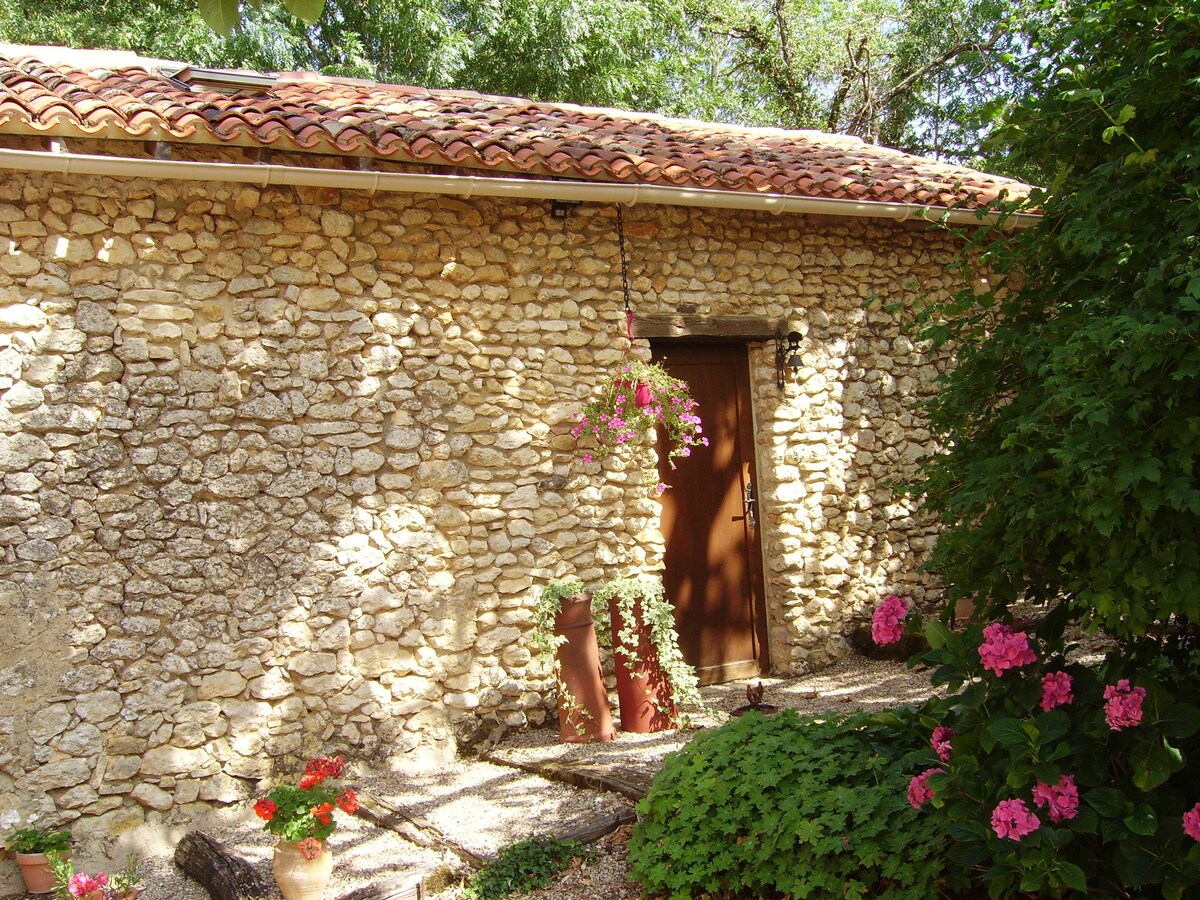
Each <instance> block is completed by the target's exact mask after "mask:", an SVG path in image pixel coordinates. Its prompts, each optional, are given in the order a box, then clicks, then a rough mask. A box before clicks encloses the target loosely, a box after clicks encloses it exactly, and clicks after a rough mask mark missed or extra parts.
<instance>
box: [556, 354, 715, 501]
mask: <svg viewBox="0 0 1200 900" xmlns="http://www.w3.org/2000/svg"><path fill="white" fill-rule="evenodd" d="M652 428H653V429H656V430H657V431H658V432H659V437H660V438H661V439H662V440H663V442H664V443H665V444H666V446H667V448H668V449H667V461H668V462H669V463H670V466H671V468H672V469H674V468H675V460H676V459H679V458H685V457H688V456H691V454H692V448H693V447H697V446H704V447H707V446H708V438H706V437H704V435H703V431H704V429H703V427H702V425H701V423H700V416H699V415H697V413H696V401H695V400H693V399H692V397H691V395H690V393H689V391H688V386H687V382H685V381H683V380H682V379H679V378H675V377H673V376H672V375H670V374H668V373H667V370H666V369H664V368H663V367H662V366H660V365H658V364H657V363H648V362H646V361H644V360H643V359H641V358H640V357H637V356H633V355H628V356H626V357H624V358H623V359H622V360H621V362H620V364H619V365H618V366H617V367H616V368H615V369H614V370H613V371H612V372H610V373H609V375H608V377H607V378H606V379H605V380H604V382H603V383H602V384H601V385H600V391H599V393H598V394H597V395H596V397H595V398H594V399H593V400H592V401H591V402H590V403H589V404H588V405H587V406H585V407H584V408H583V412H581V413H580V414H579V416H578V419H577V420H576V423H575V426H574V428H572V429H571V436H572V437H573V438H574V439H575V441H576V443H578V442H579V441H580V439H587V441H588V442H589V443H590V444H592V445H593V446H591V447H589V448H588V449H586V450H585V451H584V454H583V461H584V462H586V463H590V462H593V461H594V460H595V459H597V458H599V457H602V456H607V455H609V454H611V453H613V452H614V451H615V450H616V449H617V448H619V447H622V446H624V445H626V444H629V443H631V442H633V441H636V440H637V439H638V438H639V437H640V436H642V435H644V434H646V432H648V431H649V430H650V429H652ZM647 478H648V481H649V482H651V483H655V492H656V493H659V494H661V493H662V492H663V491H665V490H666V489H667V485H666V484H664V483H663V482H661V481H659V480H658V474H657V472H653V471H652V472H650V473H648V475H647Z"/></svg>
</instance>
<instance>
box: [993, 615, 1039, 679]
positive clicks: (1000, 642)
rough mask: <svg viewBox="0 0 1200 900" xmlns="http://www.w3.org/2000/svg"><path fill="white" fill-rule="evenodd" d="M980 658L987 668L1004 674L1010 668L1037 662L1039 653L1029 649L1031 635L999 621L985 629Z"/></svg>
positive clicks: (998, 673)
mask: <svg viewBox="0 0 1200 900" xmlns="http://www.w3.org/2000/svg"><path fill="white" fill-rule="evenodd" d="M979 658H980V659H981V660H982V661H983V667H984V668H985V669H990V670H991V671H993V672H995V673H996V674H997V675H1003V674H1004V672H1005V671H1006V670H1008V669H1016V668H1019V667H1020V666H1027V665H1029V664H1030V663H1032V662H1037V655H1036V654H1035V653H1034V652H1033V651H1032V650H1031V649H1029V635H1027V634H1026V633H1025V632H1024V631H1013V630H1012V629H1011V628H1009V627H1008V626H1007V625H1001V624H1000V623H999V622H994V623H992V624H991V625H989V626H988V627H987V628H985V629H983V643H982V644H980V645H979Z"/></svg>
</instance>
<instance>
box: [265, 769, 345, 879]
mask: <svg viewBox="0 0 1200 900" xmlns="http://www.w3.org/2000/svg"><path fill="white" fill-rule="evenodd" d="M345 769H346V763H345V762H344V761H343V760H342V758H341V757H340V756H335V757H324V756H323V757H318V758H316V759H312V760H309V762H308V765H307V766H305V769H304V775H303V776H302V777H301V778H300V783H299V784H298V785H292V784H281V785H279V786H278V787H276V788H274V789H273V790H272V791H271V792H270V793H269V794H267V796H265V797H261V798H259V799H258V800H256V801H254V812H255V814H256V815H257V816H258V817H259V818H261V819H263V820H265V824H264V825H263V828H264V829H266V830H267V831H269V832H270V833H271V834H274V835H278V837H279V840H278V841H277V842H276V844H275V852H274V856H273V857H272V859H271V872H272V873H273V874H274V875H275V882H276V883H277V884H278V885H279V892H280V893H281V894H283V898H284V900H320V897H321V895H322V894H323V893H324V892H325V885H326V884H327V883H328V881H329V876H330V873H331V872H332V871H333V853H332V852H331V851H330V850H329V848H328V846H327V845H326V843H325V842H326V841H327V840H328V839H329V836H330V835H331V834H333V831H334V829H335V828H336V827H337V825H336V823H335V822H334V819H333V814H334V812H335V810H337V809H341V810H342V811H343V812H345V813H347V814H348V815H353V814H354V813H355V812H356V811H357V810H358V797H357V796H355V793H354V791H352V790H350V789H348V788H347V789H339V788H337V787H335V786H334V785H333V783H332V781H333V779H336V778H340V777H341V775H342V773H343V772H344V771H345Z"/></svg>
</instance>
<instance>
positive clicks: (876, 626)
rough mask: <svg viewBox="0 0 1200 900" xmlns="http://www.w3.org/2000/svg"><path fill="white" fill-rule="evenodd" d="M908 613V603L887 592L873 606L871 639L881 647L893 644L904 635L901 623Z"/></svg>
mask: <svg viewBox="0 0 1200 900" xmlns="http://www.w3.org/2000/svg"><path fill="white" fill-rule="evenodd" d="M907 615H908V604H907V603H905V602H904V601H903V600H901V599H900V598H899V597H897V596H896V595H895V594H889V595H888V596H887V597H884V598H883V602H882V603H880V604H879V605H878V606H877V607H875V612H873V613H872V614H871V639H872V640H874V641H875V643H876V644H879V645H880V646H881V647H882V646H884V645H885V644H894V643H896V642H897V641H898V640H900V638H902V637H903V636H904V626H903V625H902V624H901V623H902V622H903V621H904V617H905V616H907Z"/></svg>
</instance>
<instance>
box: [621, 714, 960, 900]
mask: <svg viewBox="0 0 1200 900" xmlns="http://www.w3.org/2000/svg"><path fill="white" fill-rule="evenodd" d="M914 725H915V723H911V722H906V720H905V719H903V718H902V717H901V716H900V715H898V714H896V713H888V714H884V715H881V716H876V717H871V716H865V715H859V716H855V717H851V718H848V719H844V720H831V721H819V720H814V719H801V718H799V717H798V716H797V715H796V713H795V712H794V711H793V710H785V711H784V712H783V713H781V714H779V715H777V716H771V717H765V716H763V715H761V714H759V713H755V712H751V713H748V714H746V715H745V716H743V717H742V718H740V719H737V720H735V721H733V722H731V723H730V724H728V725H726V726H724V727H723V728H720V729H716V730H714V731H708V732H702V733H701V734H699V735H697V736H696V737H695V738H693V739H692V741H691V742H690V743H689V744H688V745H687V747H685V748H684V749H683V750H682V751H681V752H680V753H677V754H672V755H671V756H669V757H668V758H667V761H666V762H665V763H664V765H663V768H662V770H661V771H660V772H659V774H658V776H657V777H656V778H655V780H654V786H653V787H652V788H651V790H650V793H649V794H647V795H646V797H645V799H644V800H642V802H641V803H640V804H639V805H638V813H639V814H640V816H641V820H640V821H639V822H638V824H637V826H636V827H635V829H634V832H633V837H632V839H631V841H630V843H629V859H630V863H631V867H632V869H631V871H632V875H633V877H634V878H636V879H637V880H639V881H640V882H641V883H642V885H643V887H644V888H645V890H646V891H648V892H664V893H665V894H666V895H667V896H669V897H671V898H673V900H683V898H691V897H700V896H705V897H711V896H724V895H725V893H726V892H729V893H732V894H734V895H737V896H754V897H764V896H774V895H776V894H788V895H789V896H792V897H796V898H804V897H852V898H857V897H865V896H871V897H932V896H934V894H935V890H934V888H935V885H936V883H937V882H938V881H939V879H940V877H941V865H942V864H941V856H942V852H943V848H944V844H945V840H946V839H945V835H944V834H943V833H942V832H941V830H940V829H939V828H937V827H925V823H923V822H922V823H920V824H919V825H918V815H917V813H916V812H915V811H914V810H913V809H912V808H911V807H910V806H909V804H908V802H907V800H906V798H905V786H906V783H907V778H908V776H907V775H906V774H905V773H904V772H903V771H902V769H901V766H900V765H899V762H898V761H899V759H900V757H901V756H902V755H903V754H904V753H905V752H906V751H911V750H912V749H913V748H914V747H915V746H916V741H917V740H918V738H917V737H916V734H915V731H914V729H913V726H914Z"/></svg>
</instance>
